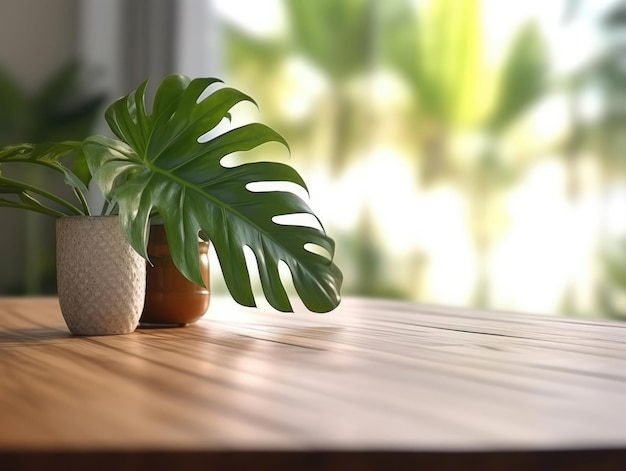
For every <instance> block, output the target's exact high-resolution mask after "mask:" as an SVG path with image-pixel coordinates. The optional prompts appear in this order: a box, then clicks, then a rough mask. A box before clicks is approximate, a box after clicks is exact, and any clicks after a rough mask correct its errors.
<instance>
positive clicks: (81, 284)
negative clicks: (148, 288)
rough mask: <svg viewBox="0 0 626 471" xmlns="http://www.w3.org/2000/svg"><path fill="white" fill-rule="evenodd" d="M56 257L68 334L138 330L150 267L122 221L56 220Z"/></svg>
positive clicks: (96, 218)
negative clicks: (122, 227) (129, 239)
mask: <svg viewBox="0 0 626 471" xmlns="http://www.w3.org/2000/svg"><path fill="white" fill-rule="evenodd" d="M56 252H57V253H56V256H57V288H58V293H59V304H60V306H61V312H62V314H63V318H64V319H65V323H66V324H67V327H68V328H69V330H70V332H72V333H73V334H76V335H111V334H127V333H129V332H132V331H134V330H135V328H136V327H137V324H138V322H139V316H140V315H141V310H142V308H143V302H144V293H145V285H146V263H145V261H144V259H143V258H142V257H141V256H139V255H138V254H137V252H135V251H134V250H133V249H132V247H131V246H130V244H129V243H128V242H127V241H126V239H125V238H124V236H123V235H122V232H121V231H120V227H119V219H118V217H117V216H73V217H64V218H60V219H57V222H56Z"/></svg>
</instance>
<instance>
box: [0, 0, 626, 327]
mask: <svg viewBox="0 0 626 471" xmlns="http://www.w3.org/2000/svg"><path fill="white" fill-rule="evenodd" d="M0 22H1V23H2V27H1V28H0V146H3V145H6V144H9V143H14V142H22V141H39V140H47V139H54V140H59V139H66V138H75V139H80V138H81V137H82V136H84V135H85V134H88V133H92V132H100V133H107V134H108V132H107V128H106V125H105V124H104V122H103V120H102V118H101V116H102V112H103V110H104V107H105V105H106V103H109V102H110V101H112V100H113V99H114V98H117V97H118V96H121V95H123V94H126V93H128V92H129V91H131V90H132V89H134V88H135V87H136V86H137V85H138V84H139V83H140V82H141V81H142V80H143V79H144V78H145V77H146V76H150V77H151V78H152V83H153V85H154V84H155V83H158V81H160V79H161V78H162V77H164V76H165V75H167V74H169V73H173V72H178V73H184V74H187V75H191V76H207V75H209V76H218V77H221V78H222V79H224V80H225V81H226V83H227V84H228V85H230V86H234V87H236V88H239V89H241V90H242V91H244V92H246V93H248V94H250V95H251V96H253V97H254V98H255V99H256V101H257V102H258V104H259V111H258V112H257V111H256V110H254V109H250V108H245V109H242V110H241V111H239V110H238V111H237V112H238V113H240V115H241V114H243V115H245V117H246V118H249V119H250V120H257V121H262V122H264V123H266V124H269V125H270V126H272V127H273V128H275V129H276V130H277V131H279V132H280V133H281V134H283V135H284V136H285V138H286V139H287V141H288V142H289V143H290V146H291V150H292V153H291V157H290V160H289V163H290V164H291V165H293V166H294V167H295V168H296V169H298V170H299V171H300V173H301V174H302V175H303V176H304V178H305V180H306V181H307V184H308V185H309V190H310V204H311V206H312V207H313V209H314V210H315V211H316V213H317V214H318V215H319V216H320V218H321V219H322V221H323V222H324V225H325V228H326V230H327V232H328V233H329V234H330V235H331V236H332V237H333V238H334V239H335V240H336V242H337V253H336V261H337V264H338V265H339V266H340V268H341V269H342V270H343V272H344V275H345V285H344V294H345V295H362V296H377V297H387V298H394V299H405V300H414V301H419V302H427V303H437V304H448V305H461V306H475V307H488V308H494V309H501V310H515V311H526V312H536V313H549V314H558V315H567V316H578V317H610V318H618V319H619V318H626V134H625V130H626V127H625V126H626V2H624V1H608V0H606V1H598V0H586V1H585V0H579V1H574V0H570V1H568V0H559V1H557V0H554V1H550V2H546V1H538V0H537V1H535V0H527V1H525V2H512V1H498V0H482V1H480V0H384V1H382V0H315V1H305V0H256V1H255V0H182V1H169V0H130V1H128V0H127V1H121V0H108V1H106V2H103V1H101V0H45V1H44V0H3V2H2V3H1V4H0ZM259 152H260V153H261V154H263V152H266V151H264V150H263V149H259ZM263 157H267V158H274V157H277V158H283V159H284V158H285V157H286V156H284V155H279V156H274V155H271V154H268V155H263ZM4 171H5V169H4V168H3V172H4ZM30 178H35V179H36V178H41V177H40V176H37V175H31V176H30ZM0 228H1V229H0V237H1V239H0V242H1V243H0V294H5V295H6V294H20V295H21V294H27V295H33V294H49V293H54V290H55V281H54V221H50V220H48V219H46V218H45V217H39V216H38V215H30V214H24V213H21V212H18V211H16V210H12V209H7V208H2V209H0ZM215 263H217V262H215ZM212 284H213V286H214V291H220V290H223V286H222V285H221V280H220V278H219V270H216V269H214V270H213V277H212Z"/></svg>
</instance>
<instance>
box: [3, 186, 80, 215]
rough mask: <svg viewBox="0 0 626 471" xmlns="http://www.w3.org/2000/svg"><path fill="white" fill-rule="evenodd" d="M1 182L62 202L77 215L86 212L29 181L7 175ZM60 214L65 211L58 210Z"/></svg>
mask: <svg viewBox="0 0 626 471" xmlns="http://www.w3.org/2000/svg"><path fill="white" fill-rule="evenodd" d="M1 183H8V184H9V185H14V186H17V187H19V188H22V189H24V190H25V191H31V192H33V193H36V194H38V195H41V196H43V197H44V198H47V199H49V200H50V201H54V202H55V203H58V204H60V205H61V206H64V207H65V208H67V209H68V210H70V211H71V212H72V213H73V214H76V215H84V214H85V213H84V212H83V211H81V210H80V209H79V208H77V207H76V206H74V205H73V204H72V203H70V202H68V201H65V200H64V199H63V198H60V197H58V196H56V195H53V194H52V193H50V192H48V191H45V190H42V189H40V188H37V187H35V186H32V185H29V184H27V183H23V182H20V181H18V180H13V179H11V178H6V177H0V184H1ZM57 212H58V213H59V214H61V215H63V213H61V212H59V211H57Z"/></svg>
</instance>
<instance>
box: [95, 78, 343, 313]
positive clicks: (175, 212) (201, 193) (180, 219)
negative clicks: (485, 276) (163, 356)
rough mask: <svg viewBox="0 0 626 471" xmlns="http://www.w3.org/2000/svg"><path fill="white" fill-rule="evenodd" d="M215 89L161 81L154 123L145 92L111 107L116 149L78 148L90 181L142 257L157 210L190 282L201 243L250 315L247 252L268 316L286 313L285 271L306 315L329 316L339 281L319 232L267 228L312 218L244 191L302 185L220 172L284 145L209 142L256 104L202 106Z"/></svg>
mask: <svg viewBox="0 0 626 471" xmlns="http://www.w3.org/2000/svg"><path fill="white" fill-rule="evenodd" d="M214 82H216V79H195V80H191V81H190V80H189V79H188V78H187V77H183V76H170V77H167V78H166V79H164V80H163V82H162V83H161V84H160V86H159V87H158V89H157V91H156V95H155V99H154V106H153V111H152V114H148V113H147V112H146V109H145V103H144V93H145V88H146V83H145V82H144V83H143V84H141V85H140V86H139V87H138V88H137V90H135V91H134V92H133V93H131V94H129V95H128V96H126V97H124V98H122V99H120V100H118V101H117V102H116V103H114V104H113V105H112V106H111V107H110V108H109V109H108V110H107V112H106V118H107V121H108V123H109V125H110V126H111V129H112V130H113V132H114V133H115V135H116V136H117V137H118V138H119V139H121V141H120V140H116V139H111V138H107V137H104V136H94V137H90V138H88V139H86V140H85V141H84V142H83V149H84V152H85V156H86V159H87V163H88V165H89V169H90V171H91V173H92V174H93V178H94V179H95V181H96V183H97V184H98V185H99V186H100V188H101V190H102V191H103V193H104V195H105V197H106V198H107V199H109V200H111V201H114V202H116V203H117V204H118V205H119V215H120V222H121V227H122V230H123V232H124V234H125V236H126V238H127V239H128V241H129V242H130V244H131V245H132V246H133V247H134V249H135V250H136V251H137V252H138V253H140V254H141V255H143V256H144V257H146V258H147V251H146V244H147V239H148V225H149V218H150V215H151V214H153V213H154V211H155V210H156V211H157V212H158V214H159V216H160V217H161V219H162V220H163V224H164V226H165V231H166V234H167V238H168V243H169V246H170V252H171V254H172V258H173V261H174V264H175V265H176V267H177V268H178V269H179V270H180V271H181V273H183V275H184V276H186V277H187V278H189V279H190V280H192V281H193V282H195V283H197V284H203V281H202V277H201V274H200V265H199V259H198V251H197V242H198V237H199V235H203V236H206V237H208V238H209V239H210V240H211V242H212V243H213V246H214V248H215V251H216V253H217V256H218V258H219V261H220V265H221V268H222V273H223V275H224V280H225V282H226V285H227V287H228V289H229V291H230V293H231V294H232V296H233V298H234V299H235V300H236V301H237V302H238V303H240V304H243V305H246V306H254V305H255V301H254V295H253V291H252V287H251V282H250V274H249V273H248V268H247V265H246V259H245V256H244V248H245V247H249V248H250V249H251V250H252V252H253V253H254V255H255V257H256V262H257V265H258V271H259V276H260V279H261V285H262V288H263V293H264V295H265V297H266V299H267V300H268V301H269V303H270V304H271V305H272V306H273V307H274V308H276V309H278V310H281V311H291V310H292V306H291V303H290V301H289V298H288V296H287V293H286V290H285V288H284V285H283V283H282V281H281V279H280V276H279V263H280V262H281V261H283V262H284V263H285V264H286V265H287V266H288V267H289V269H290V271H291V274H292V278H293V282H294V286H295V288H296V291H297V293H298V295H299V296H300V298H301V299H302V301H303V302H304V304H305V306H306V307H307V308H308V309H310V310H311V311H314V312H327V311H330V310H332V309H334V308H335V307H336V306H337V305H338V304H339V301H340V287H341V282H342V274H341V272H340V270H339V269H338V268H337V266H336V265H334V263H333V262H332V257H333V255H334V248H335V247H334V242H333V241H332V239H330V238H329V237H328V236H327V235H326V234H325V233H324V232H323V230H320V229H316V228H312V227H304V226H293V225H283V224H278V223H276V222H274V218H275V217H276V216H280V215H288V214H302V213H305V214H313V212H312V211H311V209H310V208H309V206H308V205H307V203H306V202H305V201H304V200H303V199H302V198H300V197H298V196H296V195H295V194H294V193H291V192H286V191H264V192H254V191H251V190H250V189H249V185H250V184H251V183H254V182H290V183H293V184H296V185H299V186H300V187H302V188H304V189H306V186H305V184H304V181H303V180H302V178H301V177H300V175H299V174H298V173H297V172H296V171H295V170H294V169H293V168H291V167H290V166H288V165H285V164H281V163H277V162H247V163H244V164H241V165H238V166H235V167H231V168H228V167H224V166H223V165H221V163H220V161H221V160H222V158H224V157H225V156H227V155H229V154H231V153H233V152H242V151H247V150H250V149H253V148H255V147H257V146H259V145H262V144H264V143H267V142H272V141H274V142H278V143H280V144H282V145H284V146H287V143H286V142H285V140H284V139H283V138H282V137H281V136H280V135H279V134H278V133H276V132H275V131H273V130H272V129H270V128H269V127H267V126H265V125H262V124H259V123H252V124H248V125H245V126H242V127H238V128H234V129H230V130H229V131H227V132H224V133H222V134H218V135H215V134H216V130H215V129H214V128H215V127H216V126H217V125H218V124H220V123H224V124H225V118H227V117H228V116H229V113H230V110H231V108H232V107H233V106H234V105H236V104H237V103H240V102H242V101H251V102H253V100H252V99H251V98H250V97H248V96H247V95H245V94H243V93H241V92H239V91H237V90H234V89H232V88H220V89H218V90H216V91H214V92H213V93H211V94H209V95H208V96H207V97H206V98H204V99H202V100H200V101H199V98H200V96H201V95H202V94H203V92H204V91H205V89H206V88H207V87H208V86H209V85H211V84H212V83H214ZM209 131H211V133H210V134H207V133H209ZM207 136H209V137H207ZM201 137H202V139H201V140H200V141H199V139H200V138H201ZM308 244H313V245H315V246H319V247H321V248H322V249H324V251H325V252H327V253H328V254H329V255H330V258H328V257H325V256H322V255H319V254H317V253H313V252H312V251H310V250H307V249H305V245H306V246H307V247H308Z"/></svg>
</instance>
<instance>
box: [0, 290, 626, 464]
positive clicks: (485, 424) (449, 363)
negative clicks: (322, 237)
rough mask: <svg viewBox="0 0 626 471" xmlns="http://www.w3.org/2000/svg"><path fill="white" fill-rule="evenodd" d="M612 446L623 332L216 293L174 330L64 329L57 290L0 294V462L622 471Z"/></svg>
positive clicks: (526, 318)
mask: <svg viewBox="0 0 626 471" xmlns="http://www.w3.org/2000/svg"><path fill="white" fill-rule="evenodd" d="M298 310H299V311H300V309H298ZM625 450H626V324H620V323H615V322H612V323H610V322H596V321H584V320H573V319H568V318H556V317H547V316H538V315H521V314H515V313H510V312H486V311H475V310H465V309H458V308H449V307H436V306H427V305H418V304H411V303H403V302H391V301H382V300H373V299H345V300H344V301H343V303H342V305H341V306H340V307H339V308H338V309H337V310H335V311H334V312H333V313H330V314H312V313H308V312H305V311H303V310H302V311H301V312H297V313H296V314H284V313H279V312H272V311H271V310H268V309H258V310H255V309H246V308H242V307H239V306H237V305H236V304H234V303H233V302H232V301H230V300H229V299H225V298H216V299H213V300H212V304H211V307H210V309H209V313H208V314H207V315H205V317H204V318H203V319H202V320H201V321H199V322H198V323H197V324H195V325H191V326H188V327H185V328H170V329H154V328H152V329H144V328H140V329H138V330H137V331H136V332H134V333H133V334H129V335H122V336H108V337H74V336H71V335H70V334H69V332H68V330H67V328H66V327H65V324H64V322H63V319H62V317H61V314H60V311H59V308H58V303H57V300H56V299H55V298H30V299H28V298H22V299H20V298H0V470H3V471H4V470H5V469H7V470H10V469H30V468H37V467H41V468H46V469H50V468H49V467H48V466H49V465H50V464H59V465H63V466H64V468H63V469H86V467H87V466H89V469H100V468H101V469H209V467H214V468H213V469H235V468H237V465H240V466H241V467H243V468H245V469H269V468H268V467H266V466H264V465H271V466H272V469H275V470H276V469H304V470H308V469H342V470H350V469H356V468H355V467H354V465H359V467H360V468H361V469H382V468H383V467H385V468H386V469H408V468H407V465H409V466H410V467H411V469H417V468H416V465H424V469H448V468H450V469H481V470H484V469H498V470H499V469H601V465H605V466H616V467H615V469H626V451H625ZM94 466H95V468H94ZM98 466H100V468H98ZM180 466H184V467H180ZM217 466H219V467H220V468H216V467H217ZM54 469H57V468H54ZM612 469H613V468H612Z"/></svg>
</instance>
